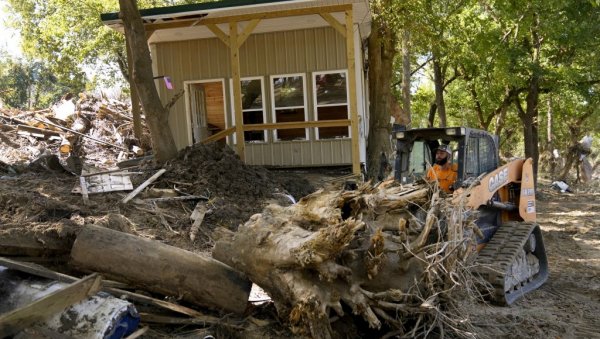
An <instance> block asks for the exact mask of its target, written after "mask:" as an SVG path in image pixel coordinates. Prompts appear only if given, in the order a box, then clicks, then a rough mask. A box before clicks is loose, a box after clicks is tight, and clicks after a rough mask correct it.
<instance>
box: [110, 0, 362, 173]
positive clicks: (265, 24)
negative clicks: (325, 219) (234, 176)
mask: <svg viewBox="0 0 600 339" xmlns="http://www.w3.org/2000/svg"><path fill="white" fill-rule="evenodd" d="M140 14H141V16H142V19H143V21H144V25H145V28H146V35H147V38H148V43H149V46H150V51H151V54H152V60H153V68H154V75H155V77H157V78H158V79H157V86H158V87H157V88H158V91H159V95H160V97H161V100H162V101H163V103H167V102H169V100H170V99H171V98H172V97H173V96H174V95H175V94H176V93H177V92H178V91H180V90H182V89H183V90H184V91H185V94H184V100H179V101H177V102H176V104H175V105H174V106H173V107H172V108H171V113H170V120H169V122H170V127H171V129H172V132H173V135H174V138H175V143H176V145H177V147H178V148H179V149H181V148H184V147H186V146H188V145H192V144H194V143H197V142H207V141H212V140H216V139H224V140H226V142H227V143H228V144H229V145H231V146H232V147H233V148H234V149H236V150H237V152H238V154H239V155H240V157H241V158H242V159H244V161H245V162H246V163H247V164H253V165H264V166H276V167H302V166H310V167H313V166H336V165H349V164H352V168H353V172H354V173H359V172H360V164H361V163H365V159H366V137H367V131H368V102H367V98H368V92H367V90H368V89H367V74H366V72H367V70H366V67H365V66H364V65H365V62H366V59H365V50H366V44H365V42H366V39H367V37H368V35H369V33H370V20H371V18H370V12H369V5H368V2H367V1H366V0H309V1H303V0H224V1H217V2H205V3H199V4H193V5H181V6H172V7H162V8H152V9H144V10H141V11H140ZM102 21H103V22H104V23H105V24H106V25H108V26H110V27H112V28H114V29H117V30H120V31H122V30H123V27H122V23H121V21H120V19H119V17H118V13H107V14H103V15H102ZM166 81H168V84H169V86H165V85H166V84H167V82H166ZM168 87H171V89H169V88H168ZM242 140H243V141H242Z"/></svg>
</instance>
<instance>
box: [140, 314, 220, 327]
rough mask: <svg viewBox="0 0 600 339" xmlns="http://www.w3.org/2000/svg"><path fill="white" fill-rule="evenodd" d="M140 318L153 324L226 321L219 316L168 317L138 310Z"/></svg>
mask: <svg viewBox="0 0 600 339" xmlns="http://www.w3.org/2000/svg"><path fill="white" fill-rule="evenodd" d="M140 319H141V320H142V321H143V322H145V323H153V324H171V325H205V326H207V325H209V324H210V325H213V324H222V323H225V322H226V321H224V320H222V319H221V318H217V317H213V316H210V315H204V316H201V317H196V318H181V317H170V316H166V315H159V314H152V313H143V312H140Z"/></svg>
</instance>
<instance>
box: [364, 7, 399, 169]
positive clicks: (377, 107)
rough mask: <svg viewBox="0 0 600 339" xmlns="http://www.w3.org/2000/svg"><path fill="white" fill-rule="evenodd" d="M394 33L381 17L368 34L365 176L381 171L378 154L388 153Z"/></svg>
mask: <svg viewBox="0 0 600 339" xmlns="http://www.w3.org/2000/svg"><path fill="white" fill-rule="evenodd" d="M395 46H396V33H395V32H394V31H393V30H391V29H390V27H388V26H386V24H385V22H384V21H383V20H382V18H381V16H378V17H376V19H374V20H373V23H372V30H371V35H370V36H369V101H370V110H369V111H370V119H369V138H368V140H367V177H369V178H377V176H378V175H379V174H380V173H381V166H382V164H381V163H382V162H381V155H382V153H383V154H384V155H385V156H388V155H389V154H390V153H391V150H392V148H391V143H390V133H391V124H390V117H391V113H390V112H391V104H392V91H391V88H392V69H393V62H394V56H395V55H396V49H395Z"/></svg>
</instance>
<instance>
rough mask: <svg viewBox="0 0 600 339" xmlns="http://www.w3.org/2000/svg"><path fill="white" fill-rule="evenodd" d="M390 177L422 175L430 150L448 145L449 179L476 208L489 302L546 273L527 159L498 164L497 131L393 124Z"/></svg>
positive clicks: (509, 297)
mask: <svg viewBox="0 0 600 339" xmlns="http://www.w3.org/2000/svg"><path fill="white" fill-rule="evenodd" d="M393 134H394V135H393V136H394V138H395V139H396V147H397V148H396V152H397V153H396V163H395V173H394V175H395V178H396V180H398V181H400V182H401V183H410V182H413V181H415V180H419V179H421V178H423V177H424V176H425V175H426V173H427V170H428V168H429V166H431V165H430V164H432V163H433V160H434V159H435V150H436V149H437V148H438V147H439V146H440V145H447V146H449V147H450V149H451V150H452V159H451V161H452V163H453V167H454V168H458V171H457V179H456V181H455V182H454V184H453V185H452V187H451V188H452V190H453V191H454V193H453V194H454V196H455V197H458V196H459V195H460V194H461V193H463V192H464V190H465V189H467V188H469V187H470V188H469V195H468V196H467V203H466V205H467V206H466V207H467V208H469V209H470V211H473V212H476V213H478V217H477V220H476V224H477V226H478V227H479V229H480V230H481V233H482V234H483V238H481V239H479V240H478V242H479V243H478V246H477V250H478V255H477V259H476V262H477V265H475V267H476V268H475V270H476V273H478V274H480V275H482V276H483V277H484V278H485V279H486V280H487V281H488V282H489V283H490V284H491V285H492V286H493V291H492V293H491V295H490V297H491V300H492V302H494V303H496V304H501V305H510V304H512V303H513V302H514V301H515V300H517V299H518V298H519V297H521V296H522V295H524V294H525V293H528V292H530V291H532V290H535V289H536V288H538V287H539V286H541V285H542V284H543V283H544V282H545V281H546V280H547V279H548V261H547V259H546V252H545V249H544V243H543V240H542V233H541V231H540V227H539V226H538V225H537V224H536V204H535V187H534V177H533V168H532V160H531V159H526V160H524V159H517V160H513V161H511V162H509V163H507V164H505V165H503V166H499V156H498V137H497V136H495V135H492V134H490V133H488V132H486V131H483V130H477V129H471V128H466V127H452V128H425V129H412V130H402V128H401V127H400V126H395V128H394V132H393Z"/></svg>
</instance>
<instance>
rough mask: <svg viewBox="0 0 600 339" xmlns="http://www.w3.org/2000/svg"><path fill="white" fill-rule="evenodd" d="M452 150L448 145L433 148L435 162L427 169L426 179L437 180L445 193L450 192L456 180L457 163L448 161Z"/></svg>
mask: <svg viewBox="0 0 600 339" xmlns="http://www.w3.org/2000/svg"><path fill="white" fill-rule="evenodd" d="M451 156H452V152H451V151H450V146H448V145H440V147H438V148H436V149H435V164H434V165H433V167H431V168H430V169H429V170H428V171H427V176H426V178H427V180H429V181H433V180H437V182H438V185H439V186H440V188H441V189H442V190H443V191H444V192H446V193H452V190H453V188H452V185H453V184H454V182H455V181H456V177H457V172H458V165H457V164H453V163H452V162H451V161H450V157H451Z"/></svg>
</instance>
